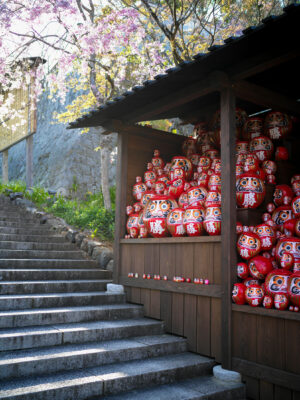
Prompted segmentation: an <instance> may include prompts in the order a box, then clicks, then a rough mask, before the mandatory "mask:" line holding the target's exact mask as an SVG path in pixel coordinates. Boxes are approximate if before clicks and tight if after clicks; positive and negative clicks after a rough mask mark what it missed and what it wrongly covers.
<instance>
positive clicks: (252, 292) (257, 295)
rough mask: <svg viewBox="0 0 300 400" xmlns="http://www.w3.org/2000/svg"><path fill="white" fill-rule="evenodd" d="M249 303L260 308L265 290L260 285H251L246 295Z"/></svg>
mask: <svg viewBox="0 0 300 400" xmlns="http://www.w3.org/2000/svg"><path fill="white" fill-rule="evenodd" d="M245 297H246V301H247V303H248V304H249V305H250V306H252V307H257V306H259V305H260V304H261V303H262V301H263V298H264V290H263V288H262V287H261V286H260V285H250V286H248V287H247V289H246V293H245Z"/></svg>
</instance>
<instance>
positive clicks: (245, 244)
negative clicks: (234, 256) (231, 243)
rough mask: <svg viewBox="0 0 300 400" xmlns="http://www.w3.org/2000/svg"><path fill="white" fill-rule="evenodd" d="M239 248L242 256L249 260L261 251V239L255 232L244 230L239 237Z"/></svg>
mask: <svg viewBox="0 0 300 400" xmlns="http://www.w3.org/2000/svg"><path fill="white" fill-rule="evenodd" d="M237 248H238V252H239V254H240V256H241V257H242V258H244V259H245V260H249V259H250V258H252V257H254V256H256V255H257V254H258V253H259V252H260V250H261V240H260V238H259V237H258V236H257V235H256V234H255V233H252V232H243V233H242V234H241V235H240V236H239V238H238V242H237Z"/></svg>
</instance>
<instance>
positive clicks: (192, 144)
mask: <svg viewBox="0 0 300 400" xmlns="http://www.w3.org/2000/svg"><path fill="white" fill-rule="evenodd" d="M196 144H197V141H196V139H195V138H193V137H192V136H189V137H188V138H186V139H185V140H184V141H183V143H182V153H183V154H184V155H185V156H186V157H187V158H191V156H192V154H194V153H197V146H196Z"/></svg>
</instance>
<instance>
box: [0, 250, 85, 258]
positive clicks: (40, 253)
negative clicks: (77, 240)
mask: <svg viewBox="0 0 300 400" xmlns="http://www.w3.org/2000/svg"><path fill="white" fill-rule="evenodd" d="M3 258H7V259H9V258H12V259H27V258H30V259H65V260H80V259H83V260H84V259H86V258H85V257H84V255H83V253H82V252H81V251H80V250H78V248H77V249H74V250H70V251H59V250H16V249H13V250H7V249H1V251H0V259H3Z"/></svg>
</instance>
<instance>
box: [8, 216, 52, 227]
mask: <svg viewBox="0 0 300 400" xmlns="http://www.w3.org/2000/svg"><path fill="white" fill-rule="evenodd" d="M2 228H23V229H28V230H30V229H39V228H45V229H49V228H50V225H48V224H41V223H40V221H39V220H38V219H36V220H35V221H30V222H24V220H23V218H20V220H19V221H3V220H1V219H0V229H2Z"/></svg>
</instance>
